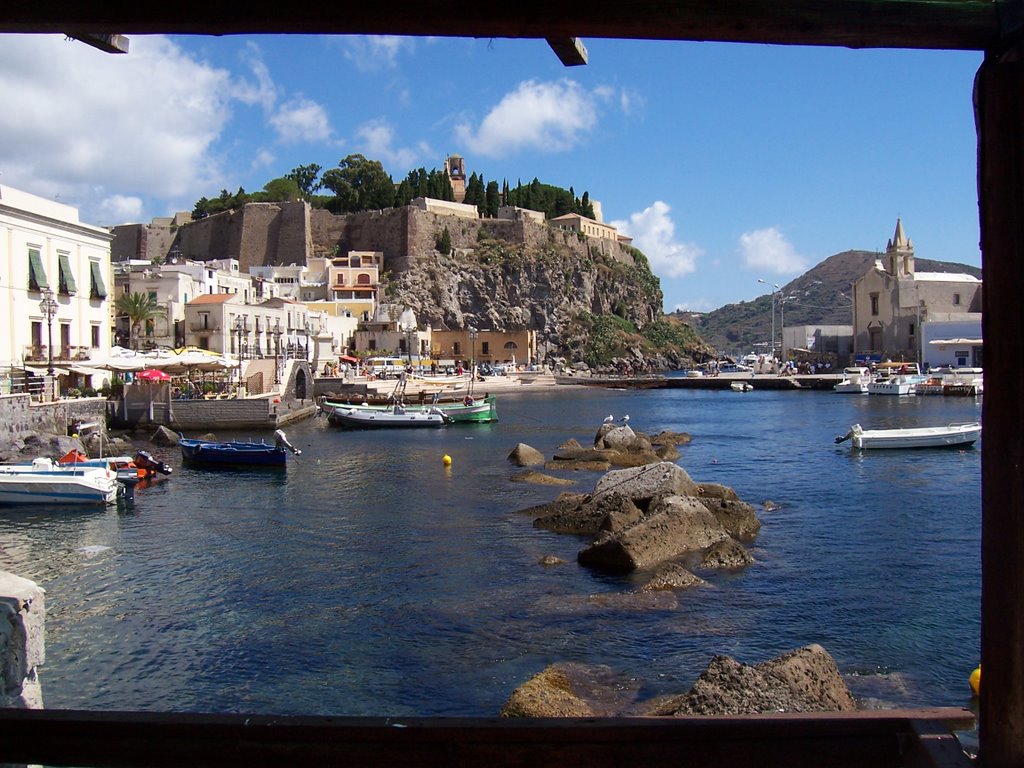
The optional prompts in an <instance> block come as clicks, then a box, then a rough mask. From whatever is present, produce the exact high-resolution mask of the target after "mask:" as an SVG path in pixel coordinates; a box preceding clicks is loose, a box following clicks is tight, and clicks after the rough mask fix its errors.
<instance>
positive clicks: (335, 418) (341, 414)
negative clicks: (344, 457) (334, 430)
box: [327, 405, 452, 429]
mask: <svg viewBox="0 0 1024 768" xmlns="http://www.w3.org/2000/svg"><path fill="white" fill-rule="evenodd" d="M327 422H328V423H329V424H332V425H333V426H336V427H348V428H349V429H413V428H423V427H435V428H436V427H443V426H446V425H448V424H451V423H452V420H451V418H450V417H448V416H446V415H445V414H444V413H443V412H442V411H440V410H439V409H437V408H431V409H430V410H427V411H419V410H415V411H411V410H407V409H406V407H405V406H402V405H393V406H391V407H390V408H388V409H384V410H379V409H374V408H361V407H359V406H341V407H336V408H332V409H330V410H329V411H327Z"/></svg>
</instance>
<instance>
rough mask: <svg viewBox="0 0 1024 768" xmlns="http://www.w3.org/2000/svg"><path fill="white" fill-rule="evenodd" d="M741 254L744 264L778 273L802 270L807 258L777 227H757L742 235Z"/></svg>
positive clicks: (805, 265) (791, 272)
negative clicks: (800, 253)
mask: <svg viewBox="0 0 1024 768" xmlns="http://www.w3.org/2000/svg"><path fill="white" fill-rule="evenodd" d="M739 254H740V258H741V259H742V260H743V266H745V267H747V268H748V269H760V270H765V271H768V272H773V273H775V274H777V275H785V274H793V273H795V272H802V271H804V270H805V269H806V268H807V260H806V259H804V258H803V257H802V256H800V255H798V254H797V252H796V250H795V249H794V248H793V246H792V245H791V244H790V243H789V242H788V241H787V240H786V238H785V236H784V235H783V234H782V232H780V231H779V230H778V229H777V228H776V227H768V228H767V229H755V230H754V231H753V232H744V233H743V234H742V235H740V242H739Z"/></svg>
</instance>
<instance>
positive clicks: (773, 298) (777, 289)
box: [757, 278, 782, 360]
mask: <svg viewBox="0 0 1024 768" xmlns="http://www.w3.org/2000/svg"><path fill="white" fill-rule="evenodd" d="M757 282H759V283H763V284H764V285H770V286H771V287H772V343H771V348H772V359H773V360H774V359H775V293H776V292H777V291H781V290H782V289H781V288H779V286H777V285H776V284H775V283H769V282H768V281H767V280H762V279H761V278H757Z"/></svg>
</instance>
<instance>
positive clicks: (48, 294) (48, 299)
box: [39, 288, 60, 379]
mask: <svg viewBox="0 0 1024 768" xmlns="http://www.w3.org/2000/svg"><path fill="white" fill-rule="evenodd" d="M59 307H60V305H59V304H57V299H55V298H54V296H53V291H51V290H50V289H49V288H47V289H46V290H45V291H43V300H42V301H40V302H39V311H40V312H42V313H43V315H45V316H46V373H47V374H48V375H49V376H50V378H51V379H52V378H53V318H54V316H56V314H57V310H58V309H59Z"/></svg>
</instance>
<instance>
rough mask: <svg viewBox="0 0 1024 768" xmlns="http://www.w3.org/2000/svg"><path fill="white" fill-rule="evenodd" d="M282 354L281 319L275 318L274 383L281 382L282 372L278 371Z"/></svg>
mask: <svg viewBox="0 0 1024 768" xmlns="http://www.w3.org/2000/svg"><path fill="white" fill-rule="evenodd" d="M280 355H281V319H280V318H277V319H276V320H274V383H275V384H280V383H281V374H280V372H279V371H278V358H279V357H280Z"/></svg>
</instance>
